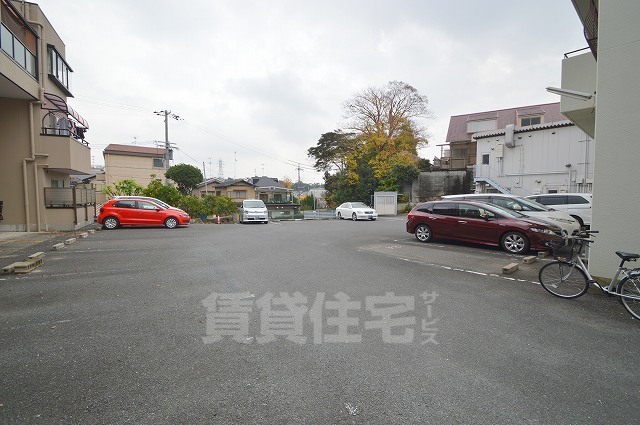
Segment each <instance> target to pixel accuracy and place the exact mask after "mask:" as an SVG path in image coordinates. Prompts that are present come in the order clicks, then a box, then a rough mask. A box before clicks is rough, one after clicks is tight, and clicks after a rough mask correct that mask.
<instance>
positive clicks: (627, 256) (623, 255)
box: [616, 251, 640, 261]
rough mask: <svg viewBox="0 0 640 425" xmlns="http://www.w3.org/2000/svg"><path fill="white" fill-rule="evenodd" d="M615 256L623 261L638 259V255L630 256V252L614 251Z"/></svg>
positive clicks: (639, 255)
mask: <svg viewBox="0 0 640 425" xmlns="http://www.w3.org/2000/svg"><path fill="white" fill-rule="evenodd" d="M616 255H617V256H618V257H620V258H622V259H623V260H625V261H629V260H636V259H638V258H640V254H632V253H630V252H622V251H616Z"/></svg>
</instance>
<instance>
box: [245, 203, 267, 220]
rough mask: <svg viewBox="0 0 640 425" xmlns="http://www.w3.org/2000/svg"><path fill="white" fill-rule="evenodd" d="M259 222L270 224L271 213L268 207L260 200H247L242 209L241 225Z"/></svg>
mask: <svg viewBox="0 0 640 425" xmlns="http://www.w3.org/2000/svg"><path fill="white" fill-rule="evenodd" d="M252 221H254V222H255V221H258V222H261V223H264V224H267V223H269V211H268V210H267V206H266V205H265V204H264V202H263V201H261V200H260V199H245V200H244V201H242V207H240V223H248V222H252Z"/></svg>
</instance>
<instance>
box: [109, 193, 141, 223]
mask: <svg viewBox="0 0 640 425" xmlns="http://www.w3.org/2000/svg"><path fill="white" fill-rule="evenodd" d="M113 208H114V210H115V213H116V214H117V216H118V220H119V221H120V224H124V225H132V224H137V223H138V217H137V214H138V211H137V209H136V201H134V200H131V199H122V200H119V201H117V202H114V203H113Z"/></svg>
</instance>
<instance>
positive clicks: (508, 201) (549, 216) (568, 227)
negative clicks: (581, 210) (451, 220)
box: [442, 193, 581, 235]
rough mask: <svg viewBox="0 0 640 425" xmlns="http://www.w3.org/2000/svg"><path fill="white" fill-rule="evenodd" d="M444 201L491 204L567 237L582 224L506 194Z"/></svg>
mask: <svg viewBox="0 0 640 425" xmlns="http://www.w3.org/2000/svg"><path fill="white" fill-rule="evenodd" d="M442 199H450V200H454V199H457V200H463V199H464V200H467V201H480V202H489V203H492V204H494V205H498V206H500V207H502V208H506V209H509V210H513V211H517V212H519V213H522V214H524V215H526V216H529V217H531V218H535V219H538V220H542V221H544V222H547V223H550V224H555V225H556V226H559V227H560V228H561V229H562V230H563V231H564V232H566V233H567V235H572V234H574V233H577V232H578V231H579V230H580V227H581V224H580V223H579V222H578V220H576V219H575V218H574V217H572V216H571V215H569V214H567V213H566V212H564V211H555V210H553V209H552V208H549V207H547V206H545V205H542V204H539V203H537V202H535V201H534V200H532V199H527V198H522V197H520V196H516V195H509V194H505V193H469V194H465V195H446V196H443V197H442Z"/></svg>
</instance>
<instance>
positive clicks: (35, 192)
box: [0, 1, 93, 231]
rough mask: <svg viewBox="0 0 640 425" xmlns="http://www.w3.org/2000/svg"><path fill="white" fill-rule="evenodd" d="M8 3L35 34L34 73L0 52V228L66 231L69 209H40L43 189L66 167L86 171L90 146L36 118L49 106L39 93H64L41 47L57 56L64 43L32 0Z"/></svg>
mask: <svg viewBox="0 0 640 425" xmlns="http://www.w3.org/2000/svg"><path fill="white" fill-rule="evenodd" d="M12 4H13V5H14V7H16V8H17V10H18V11H22V12H23V16H24V18H25V20H26V21H28V22H29V23H30V24H31V27H33V28H34V29H35V31H36V32H37V33H38V35H39V39H37V43H38V45H37V55H38V56H37V57H36V60H37V67H38V73H37V74H34V75H30V74H29V73H28V72H27V71H25V70H24V69H23V68H21V67H20V66H19V65H18V64H17V63H16V62H13V61H12V60H11V59H9V58H8V57H7V56H6V55H5V53H0V74H2V75H0V78H2V79H5V80H7V81H5V82H6V84H2V85H1V86H0V129H1V130H0V152H2V155H0V181H1V182H2V185H0V200H2V201H3V203H4V205H3V216H4V219H3V220H2V221H0V231H41V230H48V229H54V230H57V229H61V230H67V229H69V228H73V227H76V226H78V225H80V224H79V223H78V224H76V223H75V214H74V210H73V208H64V209H63V208H61V209H57V211H55V212H54V211H52V210H51V209H50V208H46V207H45V202H44V190H45V188H46V187H49V186H50V185H51V179H52V178H53V179H56V180H63V181H65V182H66V183H67V184H68V182H69V174H71V173H72V172H83V171H88V170H89V169H90V164H91V161H90V150H89V148H88V146H86V145H83V144H81V143H78V142H77V141H75V140H73V139H72V138H71V137H70V136H68V137H60V136H58V137H53V136H41V134H40V133H41V128H42V119H43V117H44V116H45V114H47V113H48V112H49V111H47V110H46V109H43V108H48V107H55V106H54V105H51V104H48V103H47V100H46V98H45V97H44V94H45V93H48V94H53V95H56V96H59V97H60V98H61V99H63V100H65V99H66V98H67V95H68V94H69V93H68V92H66V91H65V90H66V89H65V90H62V89H61V88H60V87H58V86H57V85H56V84H55V83H53V82H52V81H51V80H50V78H49V76H48V66H47V46H48V45H52V46H55V49H56V50H57V52H58V53H59V54H60V55H61V56H62V57H64V55H65V46H64V43H63V42H62V40H61V39H60V37H59V36H58V34H57V33H56V31H55V30H54V29H53V27H52V26H51V24H50V23H49V21H48V20H47V18H46V17H45V16H44V15H43V14H42V12H41V10H40V8H39V7H38V5H37V4H30V3H23V2H19V1H13V2H12ZM25 28H26V26H25ZM32 53H35V52H32ZM60 113H61V114H63V116H64V114H65V113H64V112H60ZM83 209H84V208H83ZM85 215H86V214H85ZM89 221H93V220H92V218H91V219H89ZM83 222H84V221H83Z"/></svg>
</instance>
